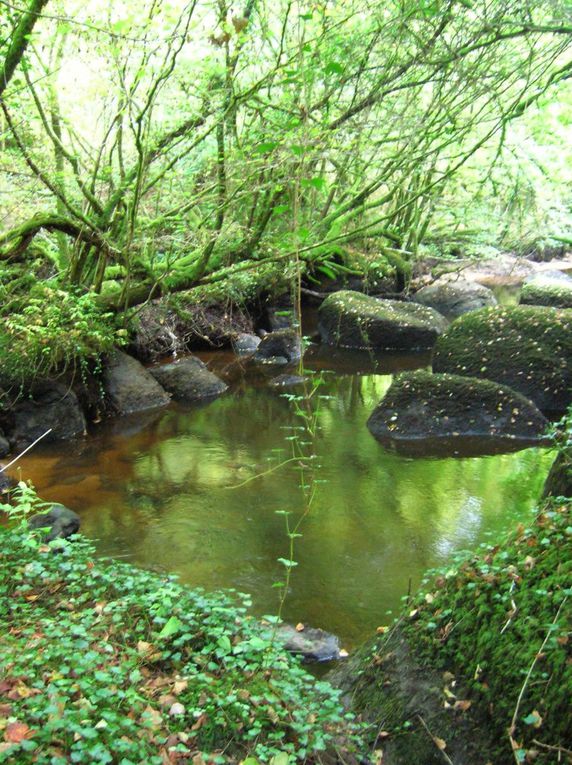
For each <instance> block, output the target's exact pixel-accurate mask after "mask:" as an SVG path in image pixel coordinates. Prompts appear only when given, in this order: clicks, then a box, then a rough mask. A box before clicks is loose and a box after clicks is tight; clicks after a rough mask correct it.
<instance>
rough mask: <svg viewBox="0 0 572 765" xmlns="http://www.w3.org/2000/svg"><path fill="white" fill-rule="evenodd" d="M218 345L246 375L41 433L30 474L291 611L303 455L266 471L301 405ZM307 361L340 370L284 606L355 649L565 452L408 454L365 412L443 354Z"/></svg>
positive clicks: (91, 518) (182, 570) (152, 554)
mask: <svg viewBox="0 0 572 765" xmlns="http://www.w3.org/2000/svg"><path fill="white" fill-rule="evenodd" d="M199 355H201V354H199ZM202 357H203V358H204V359H206V360H207V361H208V363H209V365H210V366H211V368H213V369H214V370H215V371H218V372H219V373H220V374H223V375H225V376H226V378H227V379H228V380H229V381H230V382H231V389H230V392H229V393H228V394H226V395H224V396H223V397H221V398H219V399H218V400H216V401H213V402H211V403H209V404H208V405H206V406H181V405H175V404H173V405H171V406H170V407H168V408H167V409H164V410H160V411H155V412H151V413H144V414H142V415H138V416H135V417H131V418H125V419H122V420H116V421H113V422H107V423H102V424H100V425H96V426H93V428H92V430H93V432H92V435H91V436H90V437H89V438H88V439H86V440H85V441H82V442H75V443H73V444H70V443H63V444H61V445H50V446H49V448H48V447H44V448H38V449H37V450H35V452H34V453H33V454H32V455H31V456H29V457H27V458H24V459H22V460H21V462H20V474H21V476H22V477H23V478H25V479H31V480H32V481H33V483H34V485H35V486H36V488H37V490H38V491H39V493H40V494H41V496H43V497H44V498H45V499H48V500H53V501H58V502H63V503H64V504H66V505H68V506H69V507H71V508H72V509H74V510H76V511H77V512H78V513H80V515H81V517H82V530H83V532H84V533H85V534H86V535H87V536H89V537H91V538H93V539H94V540H96V545H97V550H98V553H99V554H100V555H101V556H113V557H116V558H120V559H123V560H127V561H129V562H131V563H134V564H136V565H138V566H142V567H145V568H150V569H155V570H157V571H161V572H174V573H177V574H178V575H179V577H180V578H181V580H182V581H183V582H187V583H188V584H190V585H195V586H196V585H200V586H203V587H205V588H207V589H214V588H221V587H225V588H226V587H234V588H236V589H238V590H240V591H243V592H249V593H251V594H252V596H253V601H254V605H253V611H254V612H255V613H257V614H259V615H262V614H267V613H275V612H276V608H277V601H278V592H277V590H276V589H275V588H273V587H272V584H273V582H275V581H276V580H277V579H279V578H280V577H281V575H282V573H283V569H282V567H281V565H280V564H279V563H278V562H277V558H279V557H284V558H287V557H288V543H287V539H286V535H285V530H284V517H283V516H281V515H277V513H276V511H280V510H287V511H291V512H292V514H293V515H294V516H296V514H297V513H300V512H301V509H302V501H301V494H300V490H299V476H300V472H299V469H298V466H297V465H296V464H295V463H289V464H288V465H285V466H284V467H282V468H280V469H279V470H275V471H274V472H272V473H268V474H267V475H265V476H261V477H256V476H257V475H258V474H260V473H263V472H264V471H267V470H268V468H269V467H272V466H275V465H276V464H277V463H278V461H279V460H280V459H281V458H285V457H288V456H290V449H291V442H289V441H288V440H287V438H288V436H289V435H291V434H292V431H291V430H289V428H290V427H291V426H292V425H299V424H300V418H299V417H296V415H295V413H294V408H293V405H292V403H291V402H290V401H288V400H287V398H285V397H283V396H282V395H280V394H281V391H276V390H273V389H271V388H269V387H268V385H267V384H266V383H265V382H264V379H263V378H262V377H261V376H260V374H258V376H252V375H248V374H245V372H244V369H243V368H242V366H241V364H240V363H237V362H236V361H235V360H234V358H233V357H232V355H230V354H227V353H221V352H219V353H213V354H202ZM306 363H307V365H308V366H309V367H310V368H313V369H314V370H326V371H324V372H323V374H324V377H325V384H324V385H323V387H322V388H321V389H320V391H321V392H322V393H324V394H327V395H328V398H327V399H325V400H322V401H321V405H320V406H321V408H320V414H319V422H320V432H319V434H318V435H317V437H316V439H315V441H314V443H313V444H312V448H313V449H314V451H315V453H316V454H317V455H318V459H317V462H318V463H319V464H320V465H321V467H320V468H319V469H318V470H317V472H316V476H317V478H318V479H319V484H317V493H316V498H315V502H314V505H313V508H312V511H311V513H310V515H309V516H308V517H307V518H306V519H305V521H304V523H303V527H302V533H303V537H302V538H301V539H298V540H297V544H296V552H295V559H296V560H297V561H298V564H299V565H298V566H297V567H296V568H295V569H294V571H293V576H292V586H291V591H290V593H289V596H288V599H287V602H286V608H285V613H284V616H285V618H286V619H288V620H289V621H292V622H294V623H296V622H299V621H302V622H304V623H306V624H309V625H312V626H316V627H322V628H324V629H327V630H330V631H332V632H334V633H336V634H338V635H339V636H340V637H341V638H342V640H343V642H344V644H345V645H346V646H347V647H348V648H351V647H352V646H354V645H355V644H356V643H358V642H359V641H360V640H362V639H364V638H365V637H366V636H367V635H368V634H369V633H370V632H371V630H372V629H375V627H377V626H379V625H381V624H387V623H389V622H390V621H391V619H392V612H393V613H395V612H396V611H397V610H398V609H399V606H400V599H401V598H402V597H403V596H404V595H405V594H406V593H407V591H408V589H409V588H410V587H411V588H415V587H416V586H417V585H418V583H419V582H420V580H421V578H422V575H423V573H424V571H425V570H426V569H427V568H428V567H432V566H434V565H436V564H446V563H447V562H448V561H449V560H450V559H451V556H452V553H453V552H454V551H456V550H460V549H466V548H472V547H474V546H475V545H477V544H478V543H480V542H483V541H495V540H497V539H498V538H499V537H500V536H501V535H502V534H503V533H504V532H505V530H506V529H508V528H509V527H510V526H511V525H512V524H514V523H515V521H516V520H517V519H518V520H523V521H526V520H527V519H528V518H529V517H530V514H531V512H532V509H533V507H534V505H535V503H536V500H537V497H538V496H539V493H540V491H541V487H542V484H543V481H544V479H545V477H546V474H547V472H548V469H549V466H550V463H551V461H552V459H553V456H554V455H553V453H551V452H550V451H547V450H542V449H526V450H524V451H520V452H518V453H513V454H497V455H495V456H489V457H480V458H462V457H456V458H453V457H450V458H443V459H429V458H415V459H408V458H405V457H400V456H397V455H395V454H393V453H391V452H388V451H385V450H384V449H383V448H382V447H381V446H380V445H379V444H378V443H377V442H376V441H375V440H374V438H373V437H372V436H371V435H370V433H369V431H368V430H367V428H366V424H365V423H366V420H367V418H368V416H369V414H370V412H371V411H372V409H373V408H374V406H375V405H376V404H377V403H378V401H379V400H380V398H381V397H382V396H383V393H384V391H385V390H386V389H387V387H388V386H389V384H390V382H391V374H392V373H394V372H395V371H397V370H399V369H404V368H414V367H418V366H426V365H427V363H428V359H427V357H426V356H391V355H385V356H383V357H380V358H378V359H372V358H370V357H369V356H367V355H363V354H359V353H355V354H348V353H339V352H334V351H332V350H331V349H330V350H320V349H319V348H313V349H312V350H311V352H310V353H309V354H308V358H307V362H306ZM282 371H283V370H281V369H279V370H278V371H277V372H274V373H275V374H277V373H280V372H282ZM13 475H14V476H15V477H18V474H17V473H13ZM248 479H253V480H250V481H249V480H248ZM245 481H246V483H244V482H245ZM237 484H243V485H242V486H239V487H237ZM233 487H234V488H233Z"/></svg>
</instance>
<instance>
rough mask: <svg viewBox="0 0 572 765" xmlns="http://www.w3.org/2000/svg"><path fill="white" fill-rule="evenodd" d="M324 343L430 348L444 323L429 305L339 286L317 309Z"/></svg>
mask: <svg viewBox="0 0 572 765" xmlns="http://www.w3.org/2000/svg"><path fill="white" fill-rule="evenodd" d="M318 326H319V330H320V335H321V337H322V340H323V342H324V343H327V344H328V345H333V346H338V347H341V348H362V349H370V350H377V349H379V350H420V349H427V348H432V347H433V345H434V344H435V341H436V340H437V338H438V337H439V335H440V334H441V333H442V332H444V331H445V329H446V327H447V321H446V319H445V318H444V317H443V316H441V315H440V314H439V313H437V311H435V310H433V309H432V308H427V307H426V306H423V305H418V304H416V303H404V302H400V301H398V300H379V299H377V298H374V297H371V296H369V295H363V294H361V293H359V292H351V291H349V290H341V291H340V292H334V293H333V294H332V295H329V296H328V297H327V298H326V299H325V300H324V302H323V303H322V305H321V306H320V311H319V324H318Z"/></svg>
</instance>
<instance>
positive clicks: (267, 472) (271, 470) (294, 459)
mask: <svg viewBox="0 0 572 765" xmlns="http://www.w3.org/2000/svg"><path fill="white" fill-rule="evenodd" d="M289 462H300V457H290V458H289V459H287V460H283V461H282V462H280V463H279V464H278V465H274V467H271V468H269V469H268V470H264V471H263V472H262V473H257V474H256V475H252V476H250V478H247V479H246V480H245V481H241V482H240V483H234V484H233V485H232V486H225V487H224V488H225V489H240V488H241V487H242V486H246V484H247V483H250V482H251V481H256V479H257V478H263V477H264V476H265V475H270V473H274V471H276V470H280V468H281V467H284V465H287V464H288V463H289Z"/></svg>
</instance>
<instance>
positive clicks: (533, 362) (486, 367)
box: [433, 306, 572, 412]
mask: <svg viewBox="0 0 572 765" xmlns="http://www.w3.org/2000/svg"><path fill="white" fill-rule="evenodd" d="M433 370H434V371H435V372H447V373H450V374H458V375H462V376H468V377H479V378H484V379H488V380H494V381H495V382H498V383H502V384H503V385H508V386H509V387H511V388H512V389H513V390H515V391H517V392H519V393H522V394H523V395H524V396H525V397H526V398H529V399H530V400H531V401H534V403H535V404H536V406H537V407H538V408H539V409H541V410H542V411H549V412H562V411H564V410H565V409H566V408H567V406H568V405H569V404H570V403H571V402H572V311H568V310H557V309H556V308H544V307H541V306H509V307H500V308H484V309H482V310H480V311H475V312H474V313H470V314H465V315H464V316H461V317H460V318H459V319H457V320H456V321H454V322H453V324H451V326H450V327H449V329H448V330H447V331H446V332H445V333H444V334H443V335H442V336H441V337H440V338H439V340H438V341H437V344H436V346H435V350H434V354H433Z"/></svg>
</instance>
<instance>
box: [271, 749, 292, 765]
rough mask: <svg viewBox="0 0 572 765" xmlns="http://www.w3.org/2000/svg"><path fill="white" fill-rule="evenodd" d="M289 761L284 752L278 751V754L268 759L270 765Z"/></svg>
mask: <svg viewBox="0 0 572 765" xmlns="http://www.w3.org/2000/svg"><path fill="white" fill-rule="evenodd" d="M289 762H290V758H289V757H288V755H287V753H286V752H280V754H275V755H274V757H273V758H272V759H271V760H270V765H288V763H289Z"/></svg>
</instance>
